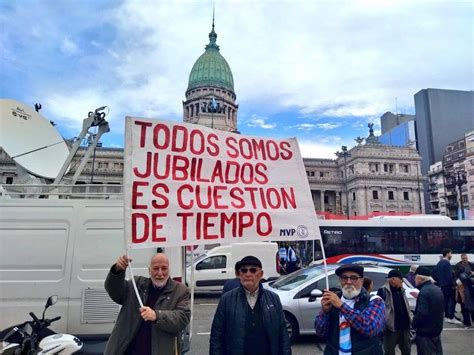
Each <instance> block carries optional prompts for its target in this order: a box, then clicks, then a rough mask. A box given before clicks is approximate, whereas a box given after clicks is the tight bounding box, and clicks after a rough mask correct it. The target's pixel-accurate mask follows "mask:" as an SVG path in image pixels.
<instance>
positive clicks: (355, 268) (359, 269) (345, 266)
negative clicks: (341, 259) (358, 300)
mask: <svg viewBox="0 0 474 355" xmlns="http://www.w3.org/2000/svg"><path fill="white" fill-rule="evenodd" d="M346 271H353V272H355V273H356V274H358V275H359V276H360V277H364V268H363V267H362V266H360V265H357V264H343V265H341V266H339V267H338V268H337V269H336V275H337V276H341V275H342V274H343V273H344V272H346Z"/></svg>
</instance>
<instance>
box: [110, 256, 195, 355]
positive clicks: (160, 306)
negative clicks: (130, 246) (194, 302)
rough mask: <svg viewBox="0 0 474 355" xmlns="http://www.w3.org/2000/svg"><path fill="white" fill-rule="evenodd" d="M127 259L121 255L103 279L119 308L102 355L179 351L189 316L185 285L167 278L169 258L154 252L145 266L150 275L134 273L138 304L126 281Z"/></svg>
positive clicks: (144, 354) (135, 354) (188, 297)
mask: <svg viewBox="0 0 474 355" xmlns="http://www.w3.org/2000/svg"><path fill="white" fill-rule="evenodd" d="M130 261H131V260H130V259H129V258H128V257H127V256H126V255H122V256H120V257H119V258H118V259H117V262H116V263H115V264H114V265H113V266H112V267H111V268H110V271H109V274H108V275H107V279H106V280H105V289H106V290H107V293H108V294H109V296H110V298H112V300H114V301H115V302H116V303H118V304H120V305H122V308H121V309H120V313H119V315H118V318H117V322H116V323H115V327H114V329H113V331H112V334H111V335H110V338H109V341H108V342H107V345H106V348H105V352H104V354H105V355H155V354H160V355H175V354H181V332H182V331H183V330H184V329H185V328H186V326H187V325H188V324H189V320H190V316H191V310H190V301H189V300H190V295H189V290H188V288H187V287H186V286H184V285H183V284H181V283H179V282H175V281H173V280H172V279H171V278H170V269H169V260H168V257H167V256H166V255H165V254H163V253H158V254H155V255H154V256H153V257H152V258H151V260H150V266H149V267H148V272H149V275H150V277H143V276H135V283H136V286H137V289H138V293H139V294H140V298H141V299H142V302H143V307H140V304H139V302H138V299H137V296H136V294H135V292H134V289H133V285H132V281H131V280H128V281H126V280H125V270H126V269H127V267H128V266H129V263H130Z"/></svg>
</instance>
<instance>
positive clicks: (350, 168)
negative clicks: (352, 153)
mask: <svg viewBox="0 0 474 355" xmlns="http://www.w3.org/2000/svg"><path fill="white" fill-rule="evenodd" d="M349 171H350V172H351V174H354V164H352V165H349Z"/></svg>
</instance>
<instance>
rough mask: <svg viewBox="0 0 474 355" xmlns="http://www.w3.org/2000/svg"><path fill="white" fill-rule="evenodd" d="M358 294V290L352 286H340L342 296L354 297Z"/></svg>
mask: <svg viewBox="0 0 474 355" xmlns="http://www.w3.org/2000/svg"><path fill="white" fill-rule="evenodd" d="M359 294H360V290H358V289H356V288H355V287H354V286H349V285H348V286H344V287H343V288H342V295H343V296H344V298H347V299H352V298H354V297H357V296H359Z"/></svg>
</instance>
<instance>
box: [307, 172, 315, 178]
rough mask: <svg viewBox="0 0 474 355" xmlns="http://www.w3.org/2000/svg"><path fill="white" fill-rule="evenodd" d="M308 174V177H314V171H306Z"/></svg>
mask: <svg viewBox="0 0 474 355" xmlns="http://www.w3.org/2000/svg"><path fill="white" fill-rule="evenodd" d="M306 175H307V176H308V177H312V176H314V171H306Z"/></svg>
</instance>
